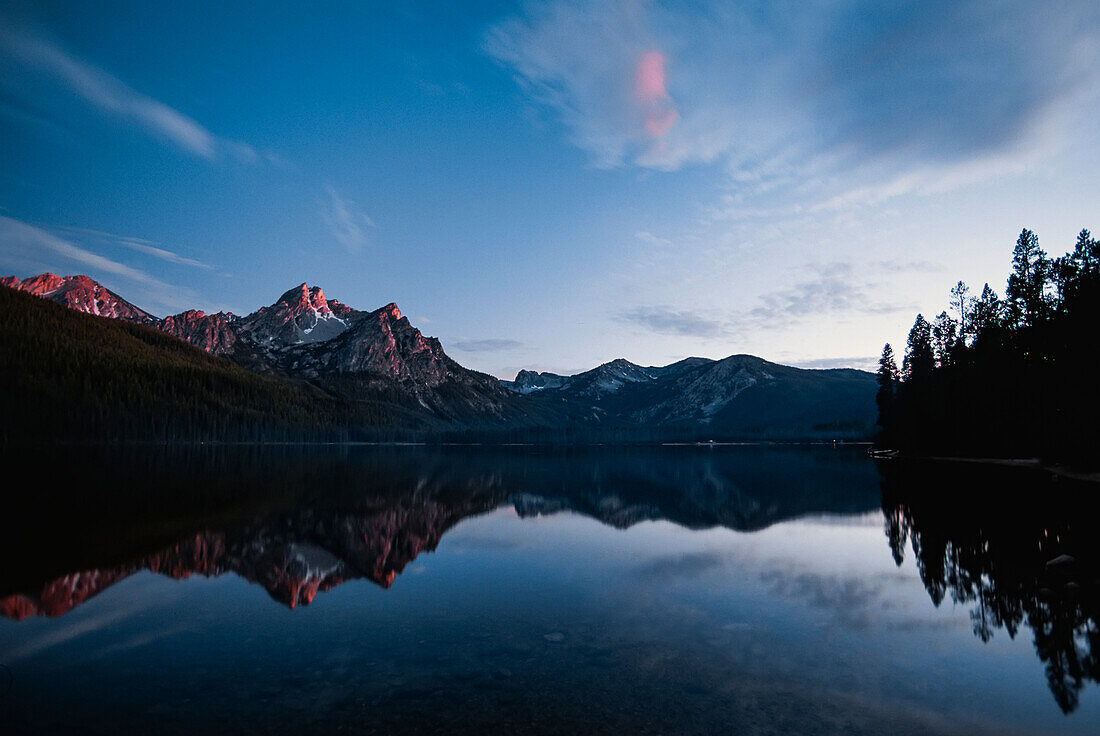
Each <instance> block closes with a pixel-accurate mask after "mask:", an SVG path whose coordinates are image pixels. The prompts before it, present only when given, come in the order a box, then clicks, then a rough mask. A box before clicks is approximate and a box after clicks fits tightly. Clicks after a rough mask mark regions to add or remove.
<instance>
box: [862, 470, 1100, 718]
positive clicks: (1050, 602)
mask: <svg viewBox="0 0 1100 736" xmlns="http://www.w3.org/2000/svg"><path fill="white" fill-rule="evenodd" d="M880 472H881V473H882V476H883V478H882V508H883V513H884V515H885V517H886V536H887V538H888V540H889V544H890V550H891V552H892V553H893V556H894V561H895V562H896V563H897V564H898V566H899V567H900V566H901V564H902V563H903V561H904V558H905V555H906V553H907V552H908V551H911V553H912V555H913V556H914V558H915V562H916V565H917V569H918V571H919V573H920V576H921V580H922V581H923V583H924V586H925V588H926V589H927V591H928V595H929V597H930V598H931V599H932V602H933V604H935V605H936V606H937V607H939V606H940V605H941V604H942V603H943V601H944V600H945V599H946V598H948V597H950V599H951V600H952V601H953V602H954V603H956V604H962V605H967V606H970V607H971V610H970V618H971V620H972V622H973V626H974V635H975V636H977V637H978V638H980V639H981V640H982V641H984V642H988V641H989V640H990V639H991V638H992V637H993V636H994V635H995V633H996V632H998V631H1003V632H1004V634H1007V635H1008V636H1009V637H1011V638H1015V637H1016V636H1017V635H1018V634H1020V632H1021V631H1022V630H1023V629H1025V628H1026V629H1029V630H1030V631H1031V636H1032V638H1033V643H1034V645H1035V651H1036V654H1038V656H1039V659H1040V660H1041V661H1042V662H1043V664H1044V666H1045V670H1046V677H1047V681H1048V685H1049V686H1050V691H1051V693H1052V694H1053V696H1054V699H1055V701H1056V702H1057V703H1058V706H1059V707H1060V708H1061V709H1062V710H1063V711H1064V712H1066V713H1069V712H1071V711H1073V710H1074V709H1075V708H1076V707H1077V705H1078V698H1079V695H1080V692H1081V690H1082V689H1083V688H1084V687H1085V686H1086V684H1087V683H1088V682H1090V681H1091V682H1093V683H1097V682H1100V585H1098V577H1097V575H1098V573H1100V564H1098V563H1100V555H1098V554H1097V551H1098V550H1097V545H1096V542H1095V539H1094V530H1093V524H1092V523H1091V521H1090V520H1088V519H1084V518H1082V515H1081V513H1080V503H1081V501H1082V499H1083V498H1084V497H1085V494H1088V493H1090V492H1091V491H1092V489H1091V488H1089V487H1087V486H1088V484H1086V483H1079V482H1074V481H1067V480H1066V479H1064V478H1063V479H1060V480H1059V479H1057V478H1056V477H1054V476H1050V475H1047V474H1045V473H1042V472H1041V471H1038V470H1034V471H1024V470H1021V469H1019V468H990V467H989V466H984V465H983V466H978V465H971V466H961V467H959V468H954V469H953V472H951V473H944V472H943V468H942V467H939V466H936V465H928V464H923V463H917V462H916V461H904V460H895V461H891V462H887V463H881V464H880ZM1037 491H1038V493H1036V492H1037ZM1037 495H1038V497H1041V498H1042V499H1043V502H1042V503H1041V504H1038V503H1033V502H1032V503H1028V502H1024V501H1023V499H1028V498H1035V497H1036V496H1037ZM1006 499H1009V500H1010V501H1009V502H1008V503H1006ZM907 546H908V548H909V549H907Z"/></svg>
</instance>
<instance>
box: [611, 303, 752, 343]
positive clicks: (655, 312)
mask: <svg viewBox="0 0 1100 736" xmlns="http://www.w3.org/2000/svg"><path fill="white" fill-rule="evenodd" d="M618 319H619V320H620V321H622V322H629V323H631V324H635V325H638V326H640V327H644V328H645V329H647V330H649V331H650V332H656V333H659V334H664V335H684V336H688V337H703V338H714V337H725V336H728V335H729V334H730V333H731V329H730V326H729V324H728V323H725V322H721V321H718V320H713V319H708V318H706V317H702V316H700V315H698V314H696V313H694V312H691V311H688V310H681V309H674V308H672V307H666V306H655V307H636V308H634V309H630V310H627V311H625V312H622V313H621V314H619V315H618Z"/></svg>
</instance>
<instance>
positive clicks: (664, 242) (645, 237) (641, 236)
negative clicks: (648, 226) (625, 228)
mask: <svg viewBox="0 0 1100 736" xmlns="http://www.w3.org/2000/svg"><path fill="white" fill-rule="evenodd" d="M634 237H635V238H636V239H638V240H640V241H641V242H643V243H645V244H646V245H652V246H656V247H659V248H668V247H671V245H672V241H671V240H669V239H668V238H661V237H658V236H656V235H654V234H653V233H650V232H646V231H645V230H639V231H638V232H636V233H634Z"/></svg>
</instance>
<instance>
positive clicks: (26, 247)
mask: <svg viewBox="0 0 1100 736" xmlns="http://www.w3.org/2000/svg"><path fill="white" fill-rule="evenodd" d="M0 263H2V264H4V266H5V268H11V267H13V266H14V267H15V268H21V269H27V268H30V269H50V270H55V271H59V272H62V273H64V272H66V271H67V270H68V268H66V267H62V268H59V267H58V265H57V264H64V263H68V264H70V265H71V264H79V267H80V268H81V269H84V268H87V269H90V270H91V271H92V272H93V273H92V275H93V277H95V278H97V279H99V278H102V277H101V276H99V274H109V275H112V276H117V277H120V278H123V279H126V280H128V281H130V282H132V283H134V284H137V285H139V286H141V287H144V288H143V289H142V294H143V296H144V297H145V300H146V301H149V302H152V303H155V304H159V305H161V306H165V307H169V308H171V309H186V308H188V307H193V306H194V304H195V301H196V300H195V297H194V295H193V294H191V292H190V291H188V290H186V289H180V288H178V287H175V286H172V285H171V284H167V283H165V282H164V281H161V280H160V279H157V278H154V277H153V276H151V275H149V274H148V273H146V272H144V271H141V270H139V269H136V268H132V267H131V266H127V265H125V264H123V263H119V262H118V261H113V260H111V259H110V258H106V257H104V256H101V255H99V254H98V253H94V252H92V251H90V250H86V249H84V248H81V247H80V246H78V245H75V244H74V243H71V242H70V241H68V240H65V239H64V238H60V237H58V236H57V235H54V234H53V233H50V232H47V231H46V230H43V229H41V228H38V227H35V226H33V225H28V224H27V223H25V222H21V221H20V220H16V219H14V218H11V217H7V216H4V215H0Z"/></svg>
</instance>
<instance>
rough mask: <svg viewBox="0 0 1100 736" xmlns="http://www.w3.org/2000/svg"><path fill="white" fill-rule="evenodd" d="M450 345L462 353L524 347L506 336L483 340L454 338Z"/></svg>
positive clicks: (489, 351)
mask: <svg viewBox="0 0 1100 736" xmlns="http://www.w3.org/2000/svg"><path fill="white" fill-rule="evenodd" d="M451 347H453V348H454V349H455V350H459V351H461V352H464V353H493V352H498V351H504V350H519V349H520V348H523V347H525V345H524V343H522V342H520V341H519V340H511V339H508V338H487V339H484V340H456V341H455V342H453V343H451Z"/></svg>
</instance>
